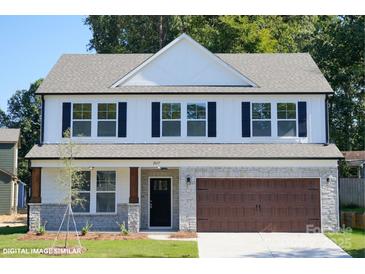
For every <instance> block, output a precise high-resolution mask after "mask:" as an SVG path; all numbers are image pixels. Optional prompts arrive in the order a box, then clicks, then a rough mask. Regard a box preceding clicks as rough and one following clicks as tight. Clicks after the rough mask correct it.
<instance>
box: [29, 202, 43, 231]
mask: <svg viewBox="0 0 365 274" xmlns="http://www.w3.org/2000/svg"><path fill="white" fill-rule="evenodd" d="M28 206H29V230H30V231H35V230H36V229H37V228H38V227H39V226H40V225H41V204H38V203H37V204H36V203H29V204H28ZM42 224H43V223H42Z"/></svg>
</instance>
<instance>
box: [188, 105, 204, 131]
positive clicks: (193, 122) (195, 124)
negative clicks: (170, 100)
mask: <svg viewBox="0 0 365 274" xmlns="http://www.w3.org/2000/svg"><path fill="white" fill-rule="evenodd" d="M206 110H207V106H206V104H205V103H198V104H187V135H188V136H206V124H207V121H206V119H207V115H206V112H207V111H206Z"/></svg>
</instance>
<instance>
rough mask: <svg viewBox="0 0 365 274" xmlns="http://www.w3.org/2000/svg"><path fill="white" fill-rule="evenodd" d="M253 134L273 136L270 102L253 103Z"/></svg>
mask: <svg viewBox="0 0 365 274" xmlns="http://www.w3.org/2000/svg"><path fill="white" fill-rule="evenodd" d="M252 136H256V137H258V136H271V104H270V103H252Z"/></svg>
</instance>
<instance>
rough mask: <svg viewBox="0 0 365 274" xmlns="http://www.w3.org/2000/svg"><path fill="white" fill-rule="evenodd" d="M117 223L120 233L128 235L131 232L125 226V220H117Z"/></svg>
mask: <svg viewBox="0 0 365 274" xmlns="http://www.w3.org/2000/svg"><path fill="white" fill-rule="evenodd" d="M117 225H118V226H119V230H120V233H122V234H123V235H128V234H129V231H128V229H127V228H126V226H125V222H123V223H121V224H120V223H118V222H117Z"/></svg>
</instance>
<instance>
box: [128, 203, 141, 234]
mask: <svg viewBox="0 0 365 274" xmlns="http://www.w3.org/2000/svg"><path fill="white" fill-rule="evenodd" d="M140 209H141V208H140V205H139V204H129V205H128V230H129V232H133V233H136V232H139V223H140Z"/></svg>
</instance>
